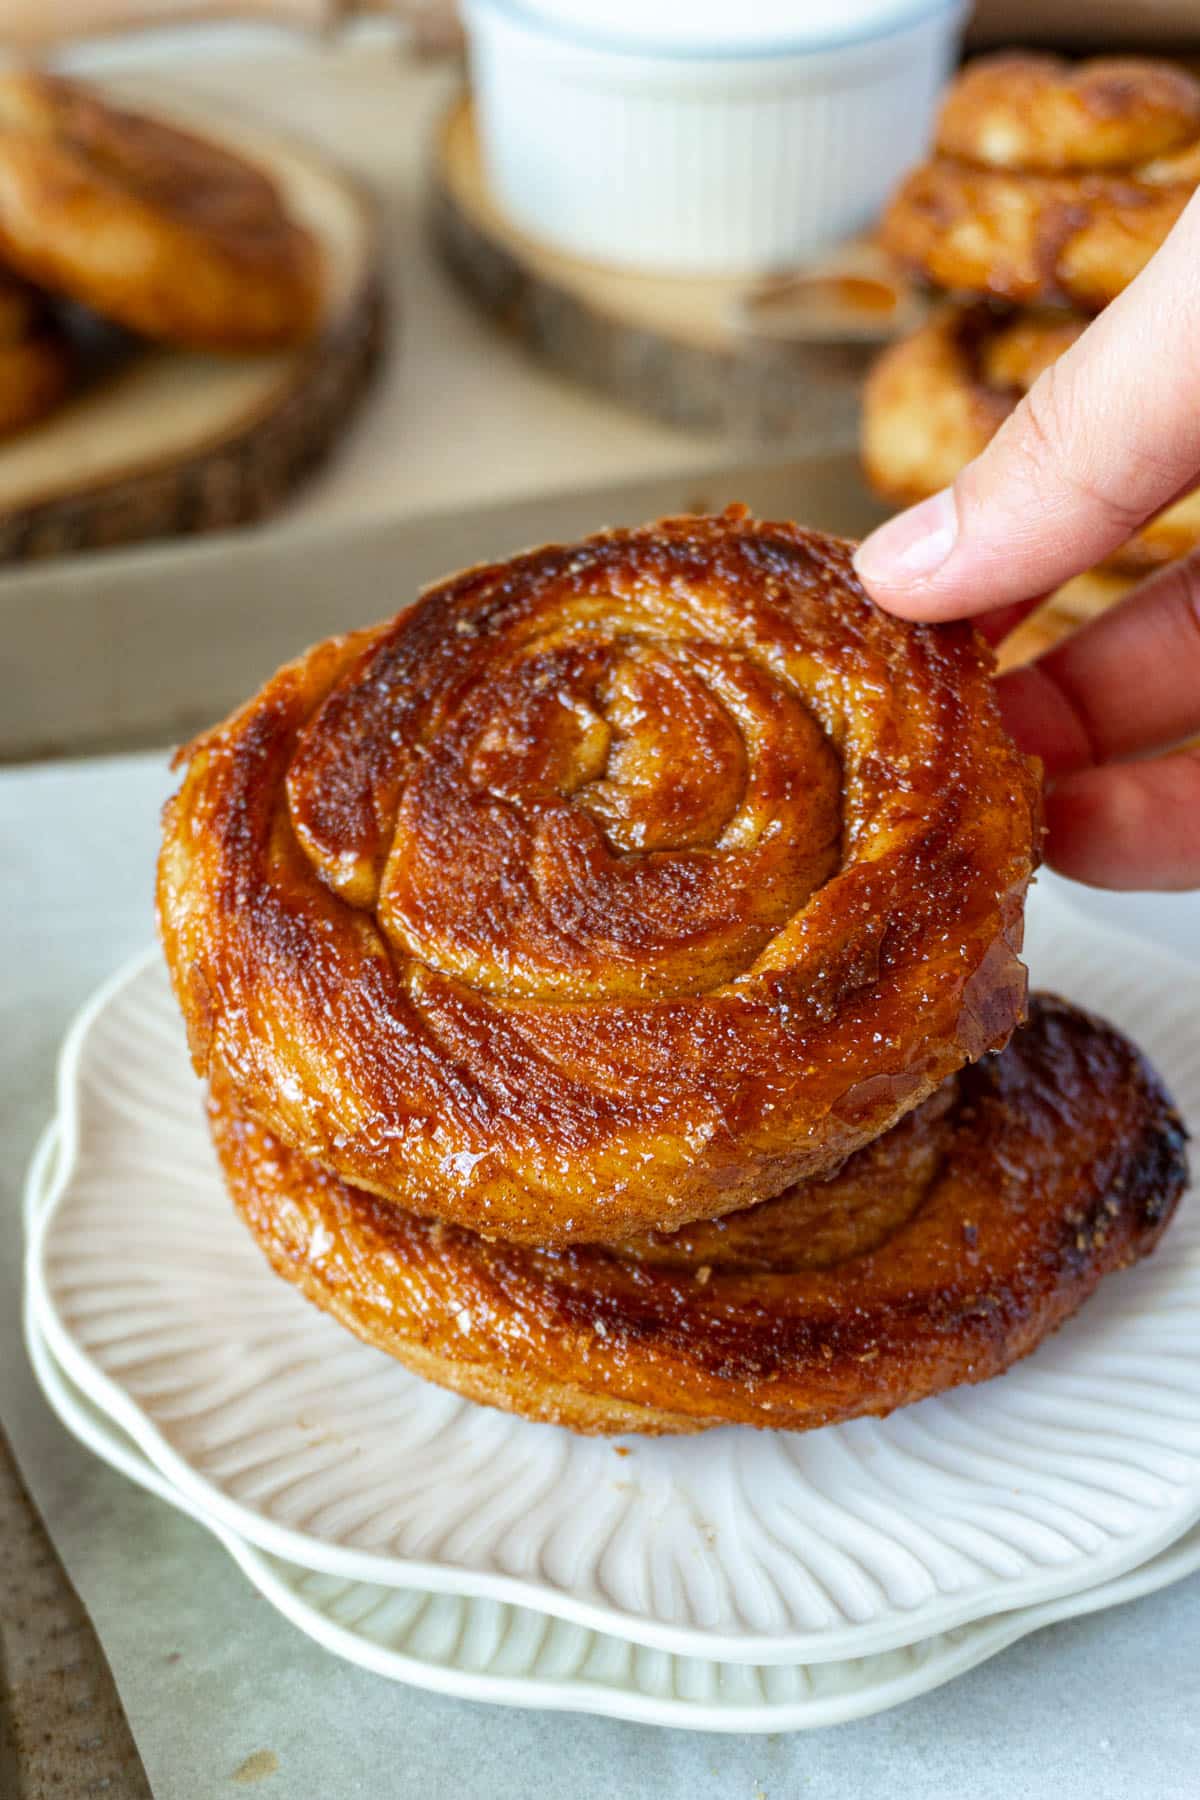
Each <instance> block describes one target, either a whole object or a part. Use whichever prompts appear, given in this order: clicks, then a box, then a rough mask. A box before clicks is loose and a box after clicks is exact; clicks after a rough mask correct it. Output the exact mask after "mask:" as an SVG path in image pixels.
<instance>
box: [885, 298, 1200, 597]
mask: <svg viewBox="0 0 1200 1800" xmlns="http://www.w3.org/2000/svg"><path fill="white" fill-rule="evenodd" d="M1087 323H1088V321H1087V320H1086V319H1085V318H1081V317H1080V316H1079V315H1078V314H1075V313H1068V312H1051V311H1041V312H1035V311H1018V312H1008V311H998V310H996V309H995V308H994V307H991V306H989V305H987V304H986V303H981V304H977V305H969V306H956V305H953V304H951V305H946V306H944V307H941V308H940V309H939V310H938V311H937V312H936V313H935V314H934V316H933V317H932V318H931V319H930V320H929V321H928V322H927V323H926V324H925V325H923V326H922V327H921V329H920V330H919V331H917V332H914V334H913V335H912V336H911V337H909V338H904V339H903V340H902V341H901V342H900V343H898V344H893V345H892V346H891V347H890V348H889V349H887V350H885V351H884V353H883V355H882V356H881V357H880V358H879V359H878V361H877V362H876V363H875V364H874V365H873V367H872V369H871V373H870V375H869V376H868V378H867V383H866V388H865V390H864V393H863V408H862V458H863V467H864V469H865V471H866V474H867V479H868V480H869V481H870V483H871V485H872V487H874V488H875V490H876V492H877V493H879V494H881V495H882V496H883V497H884V498H885V499H887V500H892V501H895V502H896V504H897V505H901V506H907V505H910V504H911V503H912V502H914V501H916V500H923V499H925V497H926V496H927V495H929V494H935V493H937V492H938V491H939V489H941V488H944V487H949V486H950V484H951V482H952V481H953V480H954V479H955V477H956V476H957V475H958V474H959V472H960V471H961V470H962V469H963V468H964V467H965V465H966V464H967V463H969V462H971V461H973V459H974V458H975V457H977V456H978V455H979V454H980V452H981V451H982V450H983V449H985V448H986V446H987V444H988V443H989V442H990V440H991V438H992V437H993V435H994V434H995V433H996V432H997V431H998V430H999V428H1000V426H1001V425H1002V424H1003V423H1004V421H1005V419H1006V418H1007V417H1008V415H1009V414H1010V413H1011V412H1012V411H1013V409H1014V407H1015V406H1016V405H1017V403H1018V401H1019V400H1021V399H1022V397H1023V396H1024V395H1025V394H1027V393H1028V392H1029V389H1030V388H1031V387H1032V386H1033V384H1034V382H1035V381H1036V380H1037V378H1038V376H1039V375H1040V374H1041V373H1042V371H1043V369H1046V368H1048V367H1049V366H1050V364H1051V363H1052V362H1054V361H1056V360H1057V358H1058V357H1060V356H1061V355H1062V353H1063V352H1064V350H1067V349H1068V348H1069V347H1070V346H1071V345H1072V344H1073V343H1074V342H1075V340H1076V339H1077V338H1078V337H1079V336H1080V335H1081V333H1082V332H1083V331H1084V329H1085V328H1086V326H1087ZM1197 543H1200V491H1197V492H1194V493H1191V494H1188V495H1186V496H1185V498H1184V499H1182V500H1177V501H1175V503H1174V504H1173V505H1171V506H1168V507H1166V508H1164V510H1163V511H1162V512H1161V513H1158V514H1157V515H1156V516H1155V517H1154V518H1153V519H1151V520H1149V522H1148V523H1147V524H1145V525H1144V526H1143V527H1142V529H1141V530H1140V531H1139V532H1137V533H1135V535H1134V536H1133V537H1132V538H1131V539H1130V540H1129V542H1128V543H1126V544H1122V545H1121V547H1120V549H1119V550H1115V551H1113V553H1112V555H1111V556H1108V557H1106V558H1105V560H1104V562H1103V563H1102V564H1101V565H1100V567H1101V568H1103V569H1106V570H1111V571H1112V572H1113V573H1115V574H1138V573H1141V572H1143V571H1145V570H1147V569H1152V568H1157V567H1158V566H1159V565H1160V564H1162V563H1166V562H1171V561H1173V560H1174V558H1175V557H1177V556H1184V555H1186V554H1187V552H1188V551H1189V550H1192V549H1194V548H1195V546H1196V544H1197Z"/></svg>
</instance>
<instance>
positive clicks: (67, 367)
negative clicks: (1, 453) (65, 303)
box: [0, 270, 75, 437]
mask: <svg viewBox="0 0 1200 1800" xmlns="http://www.w3.org/2000/svg"><path fill="white" fill-rule="evenodd" d="M74 379H75V357H74V355H73V353H72V350H71V345H70V342H69V340H68V338H67V336H66V333H65V332H64V331H63V330H62V329H61V328H60V327H59V325H58V324H57V323H56V321H55V320H54V318H53V316H52V315H51V313H50V312H49V310H48V308H47V307H46V304H45V302H44V300H43V298H42V296H41V295H40V294H38V293H37V292H36V291H35V289H33V288H31V287H28V286H27V285H26V283H25V282H23V281H21V280H19V279H18V278H17V277H16V276H15V275H9V274H8V273H7V272H6V271H4V270H0V437H8V436H10V435H11V434H12V433H14V432H17V431H24V430H25V429H26V427H27V426H29V425H35V424H36V423H37V421H38V420H39V419H43V418H45V417H46V415H47V413H51V412H53V411H54V410H55V408H56V407H58V406H60V405H61V404H62V402H63V401H64V400H65V399H66V397H67V395H68V394H69V393H70V391H71V388H72V387H73V385H74Z"/></svg>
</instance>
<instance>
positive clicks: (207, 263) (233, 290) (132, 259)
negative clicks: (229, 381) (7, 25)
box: [0, 70, 321, 350]
mask: <svg viewBox="0 0 1200 1800" xmlns="http://www.w3.org/2000/svg"><path fill="white" fill-rule="evenodd" d="M0 254H2V255H3V257H4V260H5V262H6V263H8V264H10V265H11V267H12V268H14V269H15V270H17V271H19V272H20V273H21V274H23V275H25V276H27V277H28V278H29V280H31V281H35V282H37V283H38V285H39V286H41V287H45V288H48V289H49V290H50V291H51V292H52V293H60V294H64V295H66V296H68V297H69V298H70V299H72V300H76V301H79V302H80V303H81V304H83V305H85V306H89V307H91V308H92V309H93V310H94V311H95V312H97V313H99V314H101V316H102V317H104V318H106V319H111V320H113V321H114V322H115V323H117V324H119V325H124V326H126V327H127V328H128V329H129V330H131V331H136V332H140V333H142V334H143V335H144V336H146V337H150V338H159V339H163V340H164V341H167V342H171V343H179V344H185V345H190V346H193V347H195V348H199V349H212V350H262V349H269V348H274V347H277V346H281V345H285V344H292V343H296V342H298V341H300V340H302V339H304V338H305V337H307V336H308V335H309V334H310V333H311V332H312V330H313V328H314V326H315V324H316V323H317V317H318V311H319V305H320V291H321V268H320V253H319V250H318V248H317V245H316V242H315V240H314V239H313V238H312V237H311V236H310V234H309V233H308V232H307V231H306V230H305V229H304V228H303V227H302V226H301V225H299V224H298V223H297V222H296V221H295V220H293V219H292V218H290V217H289V216H288V213H287V211H286V209H285V207H284V204H283V201H282V199H281V197H280V194H279V192H278V190H277V189H276V187H275V184H274V182H272V181H271V180H270V179H269V177H268V176H266V175H265V174H263V173H262V172H261V171H260V170H258V169H255V168H253V167H252V166H251V165H250V164H249V163H247V162H245V161H243V160H242V158H241V157H239V156H235V155H232V154H231V153H230V152H229V151H227V150H223V149H220V148H219V147H218V146H217V145H215V144H212V143H209V142H208V141H207V140H205V139H203V138H199V137H195V136H193V135H192V134H191V133H189V132H186V131H180V130H178V129H177V128H176V127H174V126H172V125H168V124H165V123H163V122H161V121H159V120H155V119H149V118H144V117H142V116H141V115H140V114H136V113H131V112H125V111H122V110H119V109H118V108H117V107H114V106H109V105H108V104H106V103H105V102H104V101H103V100H101V99H100V98H99V97H98V96H97V95H96V94H94V93H92V92H91V91H90V90H89V89H88V88H86V87H83V86H81V85H80V84H79V83H77V82H73V81H66V80H63V79H61V78H60V77H57V76H50V75H43V74H35V73H33V72H30V71H20V70H18V71H12V72H9V73H7V74H0Z"/></svg>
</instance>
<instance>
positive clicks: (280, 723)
mask: <svg viewBox="0 0 1200 1800" xmlns="http://www.w3.org/2000/svg"><path fill="white" fill-rule="evenodd" d="M850 548H851V547H850V546H849V545H847V544H844V543H841V542H840V541H838V540H834V539H830V538H826V537H822V536H820V535H818V534H816V533H811V532H805V531H801V530H799V529H798V528H797V527H795V526H792V525H771V524H759V523H756V522H754V521H753V520H751V519H749V518H748V517H747V516H745V514H744V512H742V511H739V510H738V509H734V510H732V511H731V512H729V513H727V514H725V515H724V516H722V517H721V518H717V519H712V518H709V519H692V518H685V519H675V520H666V521H662V522H661V523H660V524H658V525H657V526H653V527H648V528H646V529H644V530H641V531H636V532H614V533H607V534H602V535H601V536H599V537H596V538H591V539H588V540H586V541H585V542H584V543H582V544H579V545H574V546H567V547H560V546H551V547H548V548H545V549H542V550H538V551H533V552H530V553H528V554H526V555H525V556H521V557H517V558H515V559H514V560H513V561H512V562H510V563H503V564H499V565H496V566H494V567H488V568H481V569H476V570H472V571H469V572H468V573H466V574H464V575H460V576H458V577H455V578H454V579H452V580H450V581H447V582H445V583H443V584H442V585H441V586H440V587H438V588H436V589H434V590H433V591H431V592H430V593H428V594H427V595H426V596H425V598H424V599H423V601H422V602H421V603H420V605H418V606H417V607H416V608H415V609H414V610H412V611H411V612H409V613H407V614H402V615H401V616H400V617H399V618H398V619H397V620H395V621H393V622H392V623H391V624H388V625H385V626H381V627H378V628H376V629H375V630H372V631H368V632H365V633H359V634H356V635H355V636H353V637H351V638H347V639H341V640H334V641H332V642H330V643H328V644H324V645H320V646H318V647H317V648H316V649H315V650H313V651H310V652H309V654H308V655H307V656H305V657H302V658H301V659H300V660H299V661H298V662H296V663H294V664H291V665H290V666H289V667H287V668H285V669H283V670H281V671H280V672H279V674H278V675H276V676H275V677H274V679H273V680H272V681H270V682H269V683H268V684H267V686H266V687H265V688H264V689H263V691H262V693H261V694H259V695H258V696H256V697H255V699H253V700H252V701H251V702H250V703H249V704H248V705H247V706H246V707H245V708H243V710H242V711H241V712H240V713H238V714H237V715H235V716H234V717H233V718H232V719H231V720H229V721H228V722H227V723H226V724H225V725H223V726H221V727H220V728H218V729H217V730H216V731H214V732H213V733H211V734H210V735H209V736H208V737H207V738H206V739H204V740H202V741H201V742H200V743H199V744H198V745H196V746H194V747H193V749H192V750H191V752H190V753H189V755H188V766H187V771H186V774H185V777H184V781H183V785H182V787H181V789H180V792H179V794H178V796H177V798H176V799H175V800H174V801H173V802H172V803H171V804H170V805H169V807H168V809H167V813H166V821H165V838H164V848H163V854H162V858H161V862H160V878H159V917H160V925H161V930H162V934H163V941H164V944H165V947H166V951H167V958H168V962H169V964H170V967H171V971H172V975H173V979H174V984H175V990H176V993H177V996H178V998H179V1001H180V1004H181V1006H182V1008H183V1010H184V1013H185V1016H186V1017H187V1020H188V1026H189V1032H190V1036H191V1043H192V1047H193V1055H194V1058H195V1062H196V1066H197V1068H198V1070H199V1071H200V1072H201V1073H207V1074H211V1073H212V1071H213V1069H214V1068H216V1067H221V1068H223V1069H224V1070H225V1071H226V1072H227V1073H228V1074H229V1076H230V1078H231V1080H232V1081H233V1083H234V1085H235V1087H236V1089H237V1091H238V1093H239V1095H240V1097H241V1099H242V1100H243V1102H244V1103H245V1104H246V1106H247V1107H248V1108H249V1110H251V1111H252V1112H253V1113H255V1114H256V1115H257V1116H258V1117H259V1118H260V1119H261V1120H262V1121H263V1123H264V1124H266V1125H269V1126H270V1128H271V1129H272V1130H273V1131H275V1132H276V1133H277V1134H278V1135H279V1136H280V1137H282V1138H283V1139H284V1140H285V1141H286V1142H288V1143H290V1144H292V1145H293V1146H294V1147H296V1148H297V1149H300V1150H302V1151H303V1153H304V1154H305V1155H306V1156H308V1157H309V1158H311V1159H312V1160H314V1161H316V1162H319V1163H321V1164H322V1165H323V1166H325V1167H327V1168H329V1169H332V1170H334V1171H336V1172H337V1173H339V1174H341V1175H343V1176H345V1177H346V1179H348V1180H353V1181H355V1182H357V1183H358V1184H359V1185H361V1186H364V1187H367V1188H370V1189H372V1190H373V1191H376V1192H378V1193H380V1194H382V1195H383V1196H384V1197H386V1198H389V1199H392V1200H395V1201H396V1202H397V1203H398V1204H401V1205H403V1206H405V1207H408V1208H410V1209H412V1210H416V1211H421V1210H424V1209H429V1210H434V1211H438V1212H440V1213H441V1214H442V1216H444V1217H445V1218H447V1219H449V1220H451V1221H453V1222H455V1223H459V1224H464V1225H467V1226H470V1227H471V1228H472V1229H475V1230H480V1231H483V1232H485V1233H489V1234H495V1235H498V1236H507V1237H509V1238H512V1239H515V1240H518V1241H522V1242H527V1243H530V1242H532V1243H542V1244H560V1243H563V1242H567V1241H573V1240H582V1241H591V1242H599V1241H607V1242H614V1241H619V1240H620V1239H622V1238H623V1237H625V1236H627V1235H628V1234H629V1233H631V1232H637V1231H641V1230H645V1229H647V1228H649V1227H653V1226H658V1225H667V1224H669V1225H672V1226H673V1225H676V1224H680V1223H685V1222H687V1221H689V1220H692V1219H696V1218H701V1217H714V1216H716V1215H718V1214H721V1213H724V1212H729V1211H732V1210H734V1209H735V1208H737V1207H740V1206H746V1205H749V1204H751V1203H753V1202H754V1201H756V1200H759V1199H764V1198H769V1197H770V1196H771V1195H772V1194H775V1193H779V1192H780V1191H782V1189H783V1188H785V1187H787V1186H788V1185H789V1184H790V1183H791V1182H793V1181H795V1180H797V1179H799V1178H801V1177H803V1176H806V1175H811V1174H813V1173H824V1172H826V1171H828V1170H829V1169H830V1168H831V1167H835V1166H836V1165H837V1164H838V1163H839V1162H840V1161H841V1160H842V1159H843V1158H844V1157H845V1156H846V1155H848V1154H849V1153H850V1152H851V1151H852V1150H854V1149H856V1148H857V1147H858V1146H859V1145H860V1144H863V1143H865V1142H868V1141H869V1140H870V1139H871V1138H873V1137H875V1136H877V1135H878V1133H879V1132H880V1131H882V1130H884V1129H886V1128H887V1127H888V1126H889V1125H891V1124H893V1123H894V1122H895V1120H896V1119H897V1118H898V1117H900V1115H901V1114H902V1113H904V1112H905V1111H907V1110H908V1109H909V1108H910V1107H912V1106H915V1105H916V1104H917V1103H918V1102H919V1101H920V1100H921V1099H922V1098H923V1097H924V1095H926V1094H928V1093H929V1092H931V1091H932V1089H933V1088H934V1087H936V1086H937V1085H938V1084H939V1083H940V1082H941V1081H942V1080H943V1079H944V1078H945V1076H946V1075H947V1074H949V1073H950V1072H951V1071H952V1070H953V1069H955V1068H957V1067H959V1066H960V1065H961V1063H962V1062H963V1061H964V1060H965V1059H967V1058H969V1057H975V1056H978V1055H981V1054H982V1053H983V1052H984V1051H985V1050H987V1049H989V1048H992V1047H995V1046H997V1045H999V1044H1001V1043H1003V1042H1004V1040H1005V1039H1006V1038H1007V1036H1008V1034H1009V1032H1010V1031H1011V1029H1012V1027H1013V1025H1014V1024H1015V1022H1016V1020H1017V1019H1018V1018H1019V1016H1020V1014H1021V1010H1022V1006H1023V1000H1024V970H1023V969H1022V967H1021V965H1020V964H1019V962H1018V960H1017V954H1016V952H1017V949H1018V948H1019V942H1020V931H1021V919H1022V909H1023V901H1024V893H1025V888H1026V884H1027V882H1028V878H1029V874H1030V869H1031V867H1032V863H1033V859H1034V856H1035V854H1036V843H1037V837H1038V829H1039V827H1038V779H1037V770H1036V766H1035V765H1032V764H1030V763H1029V762H1028V761H1027V760H1026V759H1024V758H1022V757H1020V756H1019V755H1018V754H1017V753H1016V752H1015V751H1014V750H1013V748H1012V747H1011V745H1010V744H1009V742H1008V740H1007V738H1006V737H1005V735H1004V733H1003V730H1002V727H1001V725H1000V721H999V715H998V711H997V707H996V703H995V699H994V695H993V692H992V686H991V679H990V669H991V659H990V655H989V653H988V652H987V651H986V649H985V648H984V647H983V645H982V644H981V642H980V641H979V640H978V638H977V637H976V636H975V634H974V633H973V632H972V630H971V629H970V628H969V627H966V626H952V627H948V628H939V629H933V628H930V627H915V626H909V625H905V624H903V623H901V622H900V621H898V620H896V619H894V618H891V617H890V616H888V615H886V614H884V613H882V612H880V611H879V610H878V609H876V608H875V607H874V606H873V605H872V604H871V603H870V601H869V600H868V599H867V598H866V595H865V594H864V592H863V590H862V588H861V587H860V585H859V583H858V581H857V579H856V577H855V575H854V573H853V569H852V566H851V562H850Z"/></svg>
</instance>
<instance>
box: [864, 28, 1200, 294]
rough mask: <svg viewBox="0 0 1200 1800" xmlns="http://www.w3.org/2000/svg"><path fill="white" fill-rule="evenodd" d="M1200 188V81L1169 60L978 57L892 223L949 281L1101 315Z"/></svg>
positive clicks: (899, 243) (898, 247)
mask: <svg viewBox="0 0 1200 1800" xmlns="http://www.w3.org/2000/svg"><path fill="white" fill-rule="evenodd" d="M1197 181H1200V83H1197V82H1196V81H1195V80H1194V79H1193V78H1192V77H1191V76H1190V75H1188V74H1186V73H1185V72H1184V71H1183V70H1181V69H1176V68H1173V67H1171V66H1170V65H1169V64H1161V63H1154V62H1141V61H1135V60H1132V59H1127V60H1112V59H1098V60H1096V61H1094V62H1085V63H1080V64H1074V65H1073V64H1070V63H1067V62H1063V61H1062V60H1061V59H1060V58H1058V57H1052V56H1031V55H1028V54H1015V55H1003V56H998V57H981V58H980V59H979V60H978V61H977V62H976V63H974V64H973V65H971V66H970V67H969V68H968V69H967V70H966V72H965V73H964V74H963V75H961V76H960V77H959V78H958V80H957V81H956V82H955V83H953V84H952V86H951V87H950V89H949V91H948V93H947V95H946V98H945V100H944V102H943V106H942V111H941V115H940V118H939V123H938V131H937V137H936V141H935V154H934V156H933V157H932V159H931V160H930V161H929V162H927V163H924V164H922V165H921V167H919V168H917V169H915V170H913V172H912V174H911V175H909V176H908V177H907V178H906V180H905V181H904V182H903V183H902V184H901V186H900V188H899V190H898V192H897V193H896V194H895V196H894V197H893V199H892V201H891V203H890V205H889V207H888V209H887V211H886V213H885V215H884V219H883V226H882V235H883V241H884V243H885V244H886V246H887V248H888V249H889V250H891V252H892V253H893V254H894V255H895V256H896V257H897V258H899V260H900V261H901V262H903V263H904V264H905V265H906V266H907V267H908V268H910V269H912V270H914V271H916V272H917V273H919V274H920V275H922V276H923V277H924V278H925V279H927V280H929V281H931V282H933V283H935V284H936V285H937V286H939V287H943V288H947V289H950V290H951V291H957V292H962V293H975V294H983V295H990V296H993V297H996V298H1002V299H1005V300H1008V301H1012V302H1017V303H1020V304H1025V305H1028V304H1032V303H1035V302H1039V301H1041V302H1044V301H1052V302H1062V301H1067V302H1069V303H1071V304H1073V305H1075V306H1077V307H1080V308H1081V309H1082V310H1084V311H1085V312H1095V311H1099V309H1100V308H1101V307H1103V306H1105V305H1107V303H1108V302H1109V301H1110V300H1112V299H1113V298H1115V296H1116V295H1117V294H1119V293H1120V292H1121V290H1122V289H1123V288H1125V287H1127V286H1128V284H1129V283H1130V281H1132V280H1133V278H1134V276H1135V275H1137V274H1138V273H1139V272H1140V270H1141V269H1142V268H1143V266H1144V265H1145V263H1146V262H1147V261H1148V260H1149V258H1150V257H1151V256H1152V255H1153V253H1154V251H1155V250H1156V249H1157V248H1158V246H1159V245H1160V244H1161V243H1162V241H1163V239H1164V238H1165V237H1166V235H1167V233H1168V232H1169V231H1170V229H1171V227H1172V225H1173V224H1174V223H1175V221H1176V219H1177V218H1178V217H1179V214H1180V213H1181V212H1182V211H1183V208H1184V206H1185V205H1186V204H1187V201H1188V199H1189V197H1190V195H1191V194H1192V192H1193V191H1194V189H1195V187H1196V184H1197Z"/></svg>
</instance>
